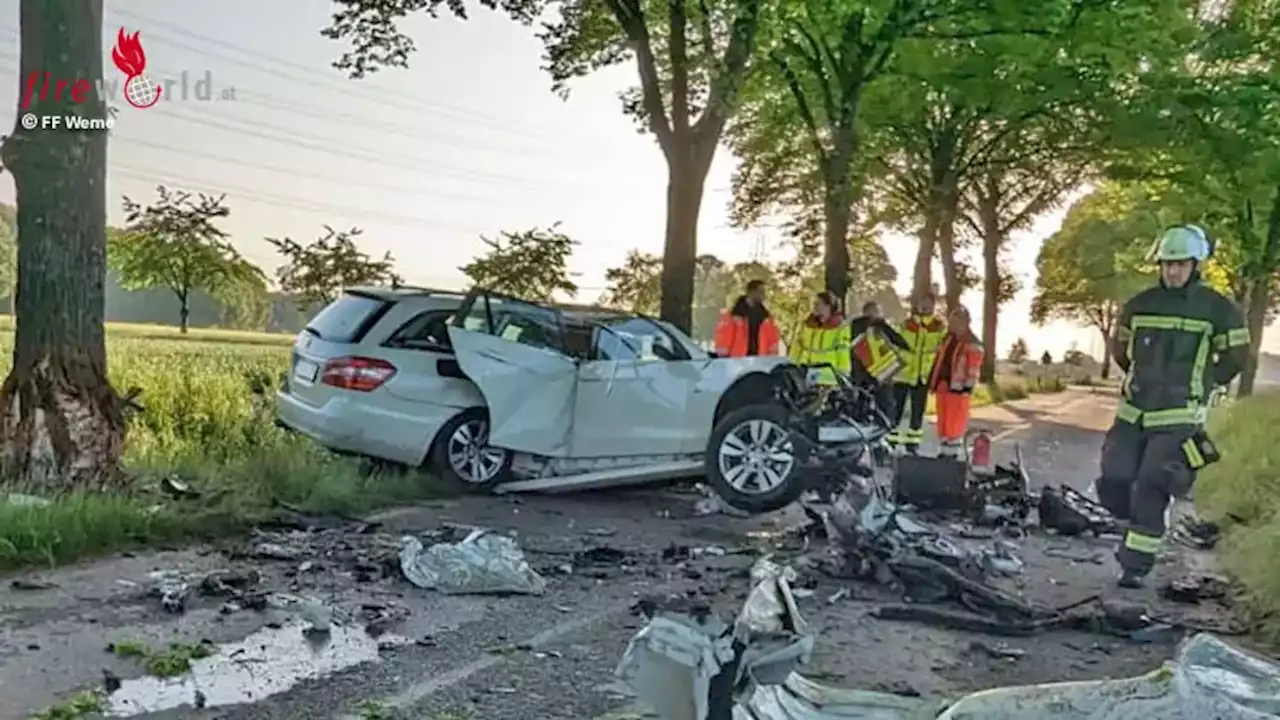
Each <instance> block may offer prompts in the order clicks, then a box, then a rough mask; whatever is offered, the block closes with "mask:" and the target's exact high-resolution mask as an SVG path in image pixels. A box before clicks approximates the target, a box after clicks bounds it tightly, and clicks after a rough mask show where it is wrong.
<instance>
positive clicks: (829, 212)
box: [823, 174, 853, 307]
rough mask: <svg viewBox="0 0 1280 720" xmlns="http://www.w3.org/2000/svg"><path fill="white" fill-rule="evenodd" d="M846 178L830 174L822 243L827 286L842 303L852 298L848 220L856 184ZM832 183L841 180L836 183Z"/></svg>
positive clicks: (843, 304) (844, 303) (844, 304)
mask: <svg viewBox="0 0 1280 720" xmlns="http://www.w3.org/2000/svg"><path fill="white" fill-rule="evenodd" d="M843 175H845V177H846V179H844V180H840V179H839V178H830V179H829V180H828V186H827V188H826V201H825V205H826V208H825V213H826V216H827V217H826V219H827V227H826V235H825V241H824V247H823V277H824V279H825V281H826V289H827V290H829V291H831V292H832V293H834V294H835V296H836V297H837V298H840V302H841V304H842V307H845V306H847V304H848V302H849V298H848V295H849V221H850V215H851V211H852V206H853V188H852V187H850V186H849V182H848V180H847V174H843ZM832 183H838V184H835V185H834V186H833V185H832Z"/></svg>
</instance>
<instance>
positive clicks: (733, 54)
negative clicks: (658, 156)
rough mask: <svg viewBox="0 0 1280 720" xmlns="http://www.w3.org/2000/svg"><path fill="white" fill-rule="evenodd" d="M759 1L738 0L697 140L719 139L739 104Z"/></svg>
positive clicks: (696, 128)
mask: <svg viewBox="0 0 1280 720" xmlns="http://www.w3.org/2000/svg"><path fill="white" fill-rule="evenodd" d="M612 1H617V0H612ZM632 1H634V0H632ZM760 3H761V0H737V5H738V15H737V17H735V18H734V19H733V29H732V30H731V32H730V37H729V47H728V49H726V50H725V53H724V62H723V63H722V64H721V66H720V68H719V71H718V72H717V73H715V74H714V75H713V77H712V78H711V92H710V95H709V97H708V99H707V108H706V110H705V111H704V112H703V113H702V117H701V118H699V119H698V122H697V123H696V124H695V125H694V127H693V133H694V136H695V137H696V140H697V141H698V142H706V141H707V140H712V141H717V140H719V138H720V132H721V131H722V130H723V129H724V123H725V121H726V120H727V119H728V117H729V113H730V110H731V109H732V108H730V107H729V106H730V104H735V105H736V104H737V99H738V90H739V89H740V88H741V86H742V80H743V75H744V74H745V73H746V69H747V61H748V60H749V59H750V58H751V51H752V50H753V49H754V48H755V44H756V31H758V30H759V29H760Z"/></svg>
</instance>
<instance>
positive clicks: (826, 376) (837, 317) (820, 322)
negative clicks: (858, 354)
mask: <svg viewBox="0 0 1280 720" xmlns="http://www.w3.org/2000/svg"><path fill="white" fill-rule="evenodd" d="M839 307H840V306H839V303H838V302H837V301H836V298H835V296H834V295H832V294H831V293H829V292H823V293H818V296H817V298H815V300H814V303H813V313H812V314H811V315H809V317H808V318H807V319H806V320H805V321H804V325H802V326H801V327H800V334H799V337H797V338H796V342H795V345H794V346H793V347H792V348H791V359H792V360H794V361H795V362H796V363H797V364H800V365H818V364H822V363H828V364H830V365H831V366H832V367H834V368H835V369H836V370H838V371H840V372H843V373H846V374H847V373H848V372H849V369H850V362H851V358H850V355H849V344H850V339H851V338H850V333H849V325H848V324H847V323H845V321H844V315H842V314H841V313H840V309H839ZM818 382H819V383H821V384H823V385H834V384H835V383H836V378H835V374H834V373H833V372H832V370H831V369H830V368H824V369H823V370H822V372H821V373H820V374H819V376H818Z"/></svg>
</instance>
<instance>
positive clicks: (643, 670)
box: [616, 563, 1280, 720]
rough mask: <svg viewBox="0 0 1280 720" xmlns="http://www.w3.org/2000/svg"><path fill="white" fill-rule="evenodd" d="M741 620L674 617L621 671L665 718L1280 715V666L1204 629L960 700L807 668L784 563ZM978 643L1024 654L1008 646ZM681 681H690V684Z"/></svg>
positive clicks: (1236, 718)
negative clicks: (1142, 659)
mask: <svg viewBox="0 0 1280 720" xmlns="http://www.w3.org/2000/svg"><path fill="white" fill-rule="evenodd" d="M753 575H754V576H755V577H756V578H757V579H758V582H757V584H756V585H755V587H754V589H753V590H752V591H751V593H750V594H749V596H748V598H747V601H746V603H745V604H744V605H743V609H742V612H741V614H740V615H739V617H738V620H737V621H736V622H735V623H734V625H733V626H731V627H727V626H726V625H725V624H724V623H723V622H721V621H720V620H719V619H718V618H716V617H715V616H713V615H706V614H700V615H696V616H695V615H688V614H679V613H670V612H668V613H664V614H660V615H658V616H656V617H654V618H652V619H651V620H650V622H649V624H648V625H647V626H646V627H644V628H642V629H641V630H640V631H639V632H638V633H636V635H635V636H634V637H633V638H632V640H631V642H630V644H629V645H628V646H627V649H626V651H625V653H624V654H623V656H622V659H621V661H620V662H619V664H618V668H617V670H616V673H617V675H618V676H619V677H620V678H621V679H622V680H623V681H624V682H625V683H626V684H627V685H628V686H629V687H630V688H631V689H632V690H633V691H634V692H635V693H636V695H637V697H638V699H639V700H640V701H641V702H642V703H644V704H645V705H647V706H649V707H650V708H652V709H653V710H654V711H655V712H656V713H657V716H658V717H660V718H662V720H842V719H847V720H854V719H855V718H868V717H875V718H879V719H881V720H923V719H924V718H936V719H937V720H961V718H974V717H982V718H993V719H998V718H1024V717H1034V718H1037V720H1054V719H1058V720H1086V719H1090V720H1111V719H1116V718H1125V717H1143V718H1147V717H1151V718H1155V717H1158V718H1162V719H1163V720H1199V719H1200V718H1210V717H1212V718H1215V719H1216V720H1261V719H1262V718H1267V717H1275V716H1276V715H1277V714H1280V690H1278V688H1280V666H1277V665H1276V664H1274V663H1272V662H1270V661H1268V660H1266V659H1264V658H1262V657H1260V656H1257V655H1253V654H1251V653H1248V652H1246V651H1244V650H1241V649H1239V648H1236V647H1235V646H1233V645H1230V644H1228V643H1226V642H1224V641H1222V640H1220V639H1218V638H1216V637H1214V636H1213V635H1210V634H1207V633H1202V634H1198V635H1196V636H1194V637H1192V638H1191V639H1189V640H1188V641H1186V642H1184V643H1183V644H1182V645H1181V646H1180V647H1179V648H1178V650H1177V652H1176V654H1175V657H1174V659H1173V660H1171V661H1169V662H1167V663H1166V664H1165V666H1164V667H1162V668H1159V669H1157V670H1154V671H1152V672H1150V673H1147V674H1146V675H1142V676H1139V677H1133V678H1124V679H1119V680H1099V681H1088V682H1071V683H1052V684H1044V685H1028V686H1020V687H1003V688H995V689H992V690H984V691H981V692H977V693H973V694H971V695H967V696H965V697H962V698H960V699H958V700H956V701H952V700H949V699H945V698H927V697H903V696H901V695H892V694H887V693H880V692H872V691H864V690H853V689H841V688H834V687H829V686H825V685H821V684H818V683H816V682H814V681H813V680H810V679H807V678H805V677H804V676H803V675H801V674H800V673H799V670H800V669H801V668H802V667H803V666H804V665H805V664H806V663H807V662H808V660H809V658H810V655H811V654H812V650H813V636H812V635H810V634H809V633H808V630H807V628H806V626H805V623H804V621H803V619H801V618H800V617H799V612H798V611H797V609H796V605H795V600H794V598H793V597H792V593H791V589H790V581H789V579H788V578H789V576H790V575H791V573H789V572H788V570H787V569H786V568H784V567H779V566H776V565H772V564H768V565H766V564H763V563H762V564H760V565H758V566H757V572H756V573H753ZM970 649H971V651H975V652H982V653H986V654H988V655H991V656H992V657H997V658H1001V659H1007V660H1016V659H1017V658H1019V657H1022V653H1021V652H1020V651H1018V650H1016V649H1014V648H1009V647H1007V646H1004V645H999V644H997V645H994V646H990V645H987V644H985V643H982V644H975V645H971V647H970ZM676 689H679V690H678V691H677V690H676Z"/></svg>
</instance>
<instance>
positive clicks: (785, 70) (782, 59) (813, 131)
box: [773, 53, 828, 167]
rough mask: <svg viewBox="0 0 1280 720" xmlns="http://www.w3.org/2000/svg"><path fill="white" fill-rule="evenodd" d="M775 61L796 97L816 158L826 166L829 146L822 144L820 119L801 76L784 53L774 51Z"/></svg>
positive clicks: (821, 164)
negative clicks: (808, 96) (802, 83)
mask: <svg viewBox="0 0 1280 720" xmlns="http://www.w3.org/2000/svg"><path fill="white" fill-rule="evenodd" d="M773 61H774V63H775V64H777V66H778V69H779V70H780V71H781V72H782V77H783V79H784V80H786V83H787V89H789V90H790V91H791V96H792V97H793V98H795V101H796V111H797V112H798V113H800V119H801V120H802V121H803V122H804V125H805V128H806V129H807V130H808V132H809V141H810V143H811V144H812V145H813V151H814V153H815V155H814V160H816V161H817V163H818V166H819V167H824V166H825V165H826V163H827V156H828V152H827V148H826V147H825V146H823V144H822V133H821V130H820V128H819V127H818V120H817V118H815V117H814V115H813V111H812V110H811V109H810V108H809V100H808V98H806V97H805V94H804V88H803V87H802V86H801V84H800V78H799V77H798V76H797V75H796V72H795V70H793V69H791V65H790V64H789V63H788V62H787V58H786V56H785V55H783V54H782V53H774V55H773Z"/></svg>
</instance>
